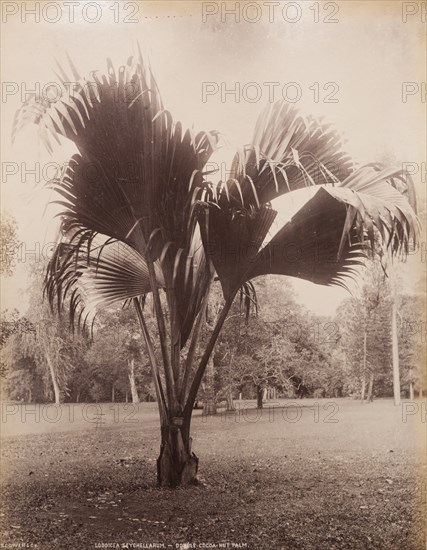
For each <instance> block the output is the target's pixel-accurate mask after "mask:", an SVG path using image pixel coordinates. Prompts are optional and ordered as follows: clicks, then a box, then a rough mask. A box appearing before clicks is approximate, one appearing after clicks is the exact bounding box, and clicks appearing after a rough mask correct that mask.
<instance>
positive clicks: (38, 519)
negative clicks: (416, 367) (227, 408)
mask: <svg viewBox="0 0 427 550" xmlns="http://www.w3.org/2000/svg"><path fill="white" fill-rule="evenodd" d="M290 403H291V402H286V401H280V402H276V404H275V407H276V408H274V409H272V408H270V409H269V408H268V407H269V404H268V403H267V404H266V407H267V408H266V409H264V410H263V411H262V414H260V413H258V412H257V411H256V410H255V409H249V408H247V409H245V410H241V411H240V413H238V414H230V413H229V414H228V415H225V414H220V415H218V416H216V417H209V418H203V417H202V416H201V412H200V411H195V415H194V420H193V438H194V442H193V449H194V452H195V453H196V454H197V455H198V456H199V458H200V464H199V474H200V478H201V483H200V485H198V486H194V487H190V488H186V489H177V490H168V489H159V488H157V486H156V477H155V475H156V458H157V455H158V451H159V429H158V421H157V416H156V405H155V404H152V403H143V404H140V405H138V406H130V407H128V408H127V409H126V408H125V407H124V406H123V405H117V404H115V405H112V404H103V405H102V406H98V409H97V408H96V407H95V406H93V405H90V406H89V405H63V406H62V408H61V418H60V419H59V420H58V421H54V415H55V414H57V413H58V410H57V409H55V408H54V407H52V406H51V407H48V408H47V407H44V408H43V406H40V407H39V408H38V409H35V406H34V405H33V406H32V407H31V408H30V406H27V407H26V408H25V407H21V406H12V405H9V406H8V407H7V408H6V405H5V404H3V411H2V412H3V417H2V423H1V428H2V440H1V451H2V455H1V456H2V458H1V466H2V494H1V496H2V504H3V507H2V508H3V509H2V513H1V517H0V519H1V530H2V535H1V543H2V544H0V548H2V547H3V548H6V547H8V544H9V543H14V544H15V545H16V544H18V543H28V545H27V546H26V547H31V546H30V544H31V543H33V544H34V545H37V548H38V549H42V550H45V549H46V550H62V549H64V550H86V549H91V548H102V547H104V548H105V547H107V543H118V544H117V546H110V547H117V548H126V547H128V548H137V547H138V546H137V545H132V544H131V543H143V544H145V546H142V545H140V546H139V547H140V548H144V547H145V548H150V543H158V544H159V546H158V547H164V548H181V549H185V548H221V547H223V548H227V547H228V548H246V549H251V550H258V549H266V550H267V549H268V550H276V549H277V550H280V549H286V550H287V549H290V550H292V549H312V550H323V549H325V550H331V549H338V548H348V549H361V550H365V549H370V548H377V549H381V550H388V549H396V550H411V549H414V550H415V549H417V550H421V549H424V548H425V535H426V534H425V512H426V485H425V482H424V483H422V482H421V481H420V479H421V472H425V466H426V464H425V462H426V452H425V451H426V449H425V433H426V427H427V424H426V423H425V413H426V409H425V403H424V404H423V407H424V408H423V410H422V407H421V402H418V404H417V406H418V411H416V410H415V407H414V404H411V403H408V405H409V407H408V408H407V409H404V408H402V407H400V408H399V407H394V406H393V404H392V402H391V401H389V400H377V401H375V402H374V403H372V404H366V405H361V404H360V403H358V402H356V401H352V400H346V399H337V400H334V401H332V400H329V401H328V400H314V399H313V400H310V399H304V400H299V401H298V402H293V403H294V404H295V403H297V406H294V405H290ZM316 403H317V404H316ZM245 405H246V406H247V407H250V406H252V407H253V403H248V402H246V403H245ZM403 407H406V405H405V404H404V405H403ZM34 410H35V412H36V413H38V414H39V417H40V418H38V419H37V418H35V417H34V414H30V413H31V412H32V413H34ZM405 410H407V412H415V414H412V415H411V416H408V417H407V418H405V414H404V411H405ZM101 411H102V415H101V414H98V413H99V412H101ZM257 415H258V417H257ZM423 415H424V417H423ZM404 419H406V420H407V421H406V422H404V421H403V420H404ZM37 420H39V421H37ZM423 475H424V476H425V473H424V474H423ZM423 479H424V480H425V479H426V478H425V477H424V478H423ZM100 543H104V545H102V544H100ZM127 543H128V546H127V545H126V544H127ZM180 543H181V544H180ZM183 543H193V544H188V545H184V544H183ZM224 543H228V546H227V544H224ZM221 545H222V546H221ZM9 547H12V546H9ZM15 547H18V546H15ZM21 547H24V546H21ZM33 547H34V546H33ZM151 547H155V546H154V545H153V544H152V545H151Z"/></svg>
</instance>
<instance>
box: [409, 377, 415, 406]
mask: <svg viewBox="0 0 427 550" xmlns="http://www.w3.org/2000/svg"><path fill="white" fill-rule="evenodd" d="M414 398H415V395H414V384H413V382H412V380H410V381H409V399H410V400H411V401H413V400H414Z"/></svg>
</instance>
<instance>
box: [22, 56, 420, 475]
mask: <svg viewBox="0 0 427 550" xmlns="http://www.w3.org/2000/svg"><path fill="white" fill-rule="evenodd" d="M69 63H70V67H71V70H72V72H73V77H74V80H75V81H76V82H78V86H75V88H74V91H73V93H72V94H71V96H70V97H65V96H66V94H65V93H64V96H63V97H62V98H61V99H59V100H57V101H55V102H50V101H47V100H46V101H45V102H44V103H40V102H38V103H37V102H35V100H34V101H32V102H28V103H27V104H24V105H23V107H22V108H21V109H20V111H19V112H18V113H17V116H16V119H15V124H14V134H15V133H16V132H17V131H18V130H19V129H20V128H21V127H22V126H23V125H24V124H27V123H28V122H32V123H36V124H37V125H38V128H39V136H40V138H41V139H42V140H43V142H44V144H45V145H46V147H47V148H48V149H49V150H52V148H51V142H50V140H51V138H52V137H53V138H54V139H57V140H58V142H61V140H60V139H59V137H61V138H62V137H65V138H67V139H68V140H71V141H72V142H74V144H75V145H76V147H77V150H78V153H77V154H75V155H74V156H73V157H72V158H71V160H70V163H69V168H68V170H67V172H66V174H65V175H64V177H62V178H60V179H58V180H56V181H55V182H53V186H54V188H55V189H56V191H57V192H58V193H59V195H60V196H61V199H60V201H58V202H59V203H60V204H61V205H62V207H63V212H62V214H61V220H62V221H61V235H62V237H61V238H60V240H59V242H58V244H57V247H56V251H55V254H54V256H53V258H52V260H51V262H50V264H49V268H48V271H47V274H46V293H47V296H48V297H49V300H50V302H51V304H52V306H53V305H55V307H56V306H57V307H58V308H59V310H60V309H61V308H62V305H63V304H64V302H67V304H68V305H69V307H70V311H71V317H72V322H73V323H74V324H77V323H82V322H84V321H85V319H87V317H88V315H89V312H90V311H91V310H92V308H93V307H95V306H96V307H102V306H108V305H111V304H112V303H115V302H126V301H128V302H131V303H132V304H133V306H134V307H135V309H136V312H137V314H138V318H139V321H140V325H141V329H142V333H143V336H144V342H145V346H146V349H147V352H148V355H149V357H150V363H151V369H152V375H153V379H154V383H155V388H156V393H157V402H158V407H159V413H160V421H161V450H160V456H159V458H158V461H157V473H158V481H159V483H160V484H161V485H168V486H177V485H184V484H188V483H191V482H193V481H195V479H196V473H197V467H198V458H197V457H196V456H195V455H194V454H193V453H192V451H191V437H190V422H191V415H192V410H193V405H194V402H195V399H196V396H197V391H198V389H199V386H200V383H201V381H202V378H203V375H204V372H205V369H206V365H207V363H208V360H209V358H210V355H211V353H212V351H213V349H214V346H215V343H216V341H217V338H218V335H219V333H220V330H221V327H222V325H223V323H224V321H225V319H226V317H227V313H228V312H229V310H230V307H231V305H232V303H233V300H234V298H235V297H236V295H237V294H238V293H239V292H241V293H242V296H243V297H244V302H245V303H246V304H250V301H251V300H252V299H253V297H252V294H253V291H254V287H253V285H252V282H251V281H252V279H254V278H255V277H258V276H261V275H264V274H268V273H275V274H282V275H287V276H291V277H299V278H302V279H306V280H308V281H312V282H314V283H317V284H321V285H341V286H344V287H345V286H346V281H347V280H348V278H349V277H350V278H351V277H355V276H357V273H358V266H359V265H360V264H362V263H363V261H364V257H365V256H366V250H369V248H370V247H371V246H372V245H373V243H374V233H375V232H376V231H378V232H379V233H380V235H381V237H382V239H383V244H384V247H388V248H389V249H390V250H391V252H392V253H398V252H399V251H402V252H403V253H404V252H405V250H406V249H407V247H408V244H409V243H410V241H411V240H413V239H414V238H415V236H416V232H417V220H416V216H415V214H414V212H413V210H412V208H411V207H410V205H409V202H408V200H407V197H406V196H405V195H408V194H409V195H411V186H410V184H409V183H408V182H407V181H406V180H405V179H404V177H403V176H402V175H401V174H400V172H399V170H396V169H390V168H383V167H381V166H378V165H374V164H372V165H369V166H363V167H355V166H354V165H353V162H352V160H351V158H350V157H349V156H348V155H347V154H346V153H345V152H343V151H342V150H341V143H340V138H339V136H338V135H337V134H336V132H335V131H334V130H332V129H331V128H330V127H329V126H327V125H325V124H323V123H321V122H318V121H315V120H313V119H304V118H303V117H302V116H300V115H299V114H298V112H297V111H296V110H294V109H293V108H291V107H289V106H288V105H287V104H286V103H284V102H279V103H274V104H271V105H269V106H268V107H267V108H266V109H265V110H264V112H263V113H262V114H261V116H260V117H259V119H258V122H257V124H256V128H255V132H254V136H253V139H252V141H251V143H250V144H249V145H246V146H245V147H244V148H243V149H242V150H239V151H238V152H237V153H236V155H235V157H234V160H233V163H232V167H231V176H230V178H229V179H228V180H227V181H222V182H219V183H218V184H213V183H211V182H209V181H208V175H209V173H208V172H207V170H206V163H207V161H208V160H209V158H210V157H211V155H212V153H213V151H214V150H215V149H216V148H217V147H218V141H219V134H218V132H201V133H193V132H192V131H191V130H187V131H185V132H184V131H183V129H182V126H181V124H180V123H179V122H177V123H174V122H173V120H172V117H171V115H170V113H169V112H168V111H166V110H164V108H163V104H162V101H161V97H160V93H159V90H158V87H157V85H156V82H155V80H154V78H153V75H152V73H151V70H147V69H146V67H145V66H144V62H143V59H142V56H141V54H140V53H139V56H138V58H137V59H136V60H134V59H133V58H130V59H128V61H127V63H126V64H125V65H124V66H122V67H120V68H119V70H118V72H116V71H115V70H114V68H113V65H112V63H111V61H108V62H107V65H108V71H107V73H106V74H104V75H99V74H98V73H96V72H92V73H91V74H90V76H89V77H88V78H87V79H83V78H81V77H80V75H79V74H78V72H77V70H76V68H75V67H74V65H73V64H72V62H71V60H69ZM59 69H60V74H59V78H60V80H61V83H62V85H63V86H64V90H65V83H66V82H70V78H68V77H67V75H66V74H65V73H64V71H63V69H62V68H61V67H59ZM58 136H59V137H58ZM303 188H306V189H307V192H308V193H309V194H310V196H309V198H308V199H307V200H306V202H305V204H304V206H302V208H300V209H299V210H298V211H297V213H296V214H295V215H294V216H293V217H292V219H291V220H290V221H287V222H286V223H285V220H286V214H287V212H288V211H289V208H288V206H287V204H286V198H289V197H292V195H294V194H295V192H297V191H298V190H301V189H303ZM214 278H217V279H218V280H219V281H220V284H221V287H222V292H223V297H224V305H223V308H222V310H221V312H220V314H219V315H218V318H217V320H216V324H215V327H214V329H213V331H212V332H211V334H210V338H209V341H208V343H207V344H206V347H205V349H204V352H203V354H202V356H201V359H200V360H199V361H198V364H195V357H196V352H197V347H198V341H199V336H200V331H201V327H202V325H203V320H204V318H205V311H206V307H207V302H208V296H209V290H210V288H211V285H212V282H213V280H214ZM149 293H150V294H151V296H152V301H153V307H154V312H155V316H156V320H157V329H158V330H157V331H156V332H157V335H156V338H158V342H159V345H160V350H161V360H158V356H156V353H155V350H154V342H153V334H152V333H151V334H150V331H149V330H148V326H147V320H146V314H145V309H144V302H145V298H146V295H147V294H149Z"/></svg>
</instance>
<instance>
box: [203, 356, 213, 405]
mask: <svg viewBox="0 0 427 550" xmlns="http://www.w3.org/2000/svg"><path fill="white" fill-rule="evenodd" d="M214 378H215V368H214V361H213V357H212V356H211V357H210V358H209V361H208V364H207V367H206V374H205V380H206V392H205V396H206V397H205V402H204V405H203V413H202V414H203V415H214V414H216V413H217V409H216V400H215V383H214Z"/></svg>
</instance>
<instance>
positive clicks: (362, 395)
mask: <svg viewBox="0 0 427 550" xmlns="http://www.w3.org/2000/svg"><path fill="white" fill-rule="evenodd" d="M367 336H368V335H367V331H366V321H365V324H364V327H363V374H362V389H361V392H360V400H361V401H362V403H363V402H364V401H365V392H366V353H367Z"/></svg>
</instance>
